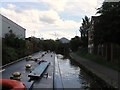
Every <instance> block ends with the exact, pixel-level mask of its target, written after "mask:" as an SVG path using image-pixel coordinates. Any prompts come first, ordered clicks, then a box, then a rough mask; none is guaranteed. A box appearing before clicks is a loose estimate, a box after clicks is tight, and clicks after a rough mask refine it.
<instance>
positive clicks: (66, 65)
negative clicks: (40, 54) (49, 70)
mask: <svg viewBox="0 0 120 90" xmlns="http://www.w3.org/2000/svg"><path fill="white" fill-rule="evenodd" d="M103 84H104V83H101V81H99V80H97V79H96V78H95V77H93V76H91V75H89V74H88V73H87V72H86V71H85V70H83V69H81V68H80V66H79V65H78V64H77V63H76V62H74V61H73V60H71V59H69V58H63V56H62V55H57V57H56V59H55V78H54V87H55V88H56V90H57V88H64V89H69V88H80V89H83V90H90V89H91V88H99V89H100V88H103V87H107V86H106V85H105V84H104V85H103Z"/></svg>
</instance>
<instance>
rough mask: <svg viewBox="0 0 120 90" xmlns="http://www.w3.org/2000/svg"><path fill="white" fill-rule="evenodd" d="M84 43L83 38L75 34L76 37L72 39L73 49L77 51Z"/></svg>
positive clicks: (71, 46)
mask: <svg viewBox="0 0 120 90" xmlns="http://www.w3.org/2000/svg"><path fill="white" fill-rule="evenodd" d="M81 45H82V42H81V39H80V37H78V36H75V37H74V38H72V39H71V41H70V48H71V49H72V51H77V50H78V48H79V47H80V46H81Z"/></svg>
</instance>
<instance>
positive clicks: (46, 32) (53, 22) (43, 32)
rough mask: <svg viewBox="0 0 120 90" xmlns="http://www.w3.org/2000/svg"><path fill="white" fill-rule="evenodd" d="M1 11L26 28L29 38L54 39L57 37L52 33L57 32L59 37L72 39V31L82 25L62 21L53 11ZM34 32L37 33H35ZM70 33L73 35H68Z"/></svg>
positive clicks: (2, 9)
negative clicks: (34, 36) (33, 36)
mask: <svg viewBox="0 0 120 90" xmlns="http://www.w3.org/2000/svg"><path fill="white" fill-rule="evenodd" d="M11 6H12V5H11ZM13 6H15V5H13ZM15 7H17V6H15ZM0 10H1V13H2V14H3V15H5V16H6V17H8V18H9V19H11V20H12V21H14V22H16V23H17V24H19V25H21V26H22V27H24V28H26V36H27V37H29V36H31V35H34V34H35V35H36V36H39V37H40V36H42V37H44V38H53V39H54V38H55V37H54V36H52V34H51V33H53V32H57V35H58V37H62V36H66V37H68V38H70V37H72V32H73V31H72V29H76V28H78V27H79V25H80V23H78V22H75V21H74V20H62V18H60V16H59V14H58V12H57V11H55V10H52V9H51V10H47V11H40V10H37V9H23V10H21V11H17V10H16V9H11V8H8V7H6V8H0ZM34 31H35V33H33V32H34ZM58 31H59V32H58ZM68 32H69V33H71V34H68ZM69 35H71V36H69Z"/></svg>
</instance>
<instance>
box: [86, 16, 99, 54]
mask: <svg viewBox="0 0 120 90" xmlns="http://www.w3.org/2000/svg"><path fill="white" fill-rule="evenodd" d="M98 18H99V16H92V17H91V25H90V28H89V30H88V52H89V53H93V50H94V31H95V24H96V23H97V22H98Z"/></svg>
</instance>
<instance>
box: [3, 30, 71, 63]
mask: <svg viewBox="0 0 120 90" xmlns="http://www.w3.org/2000/svg"><path fill="white" fill-rule="evenodd" d="M2 42H3V43H2V46H3V47H2V64H3V65H4V64H7V63H10V62H12V61H15V60H17V59H19V58H22V57H24V56H26V55H29V54H33V53H35V52H38V51H47V50H50V51H53V52H56V53H59V54H62V55H66V56H67V55H69V43H62V42H61V41H59V40H51V39H49V40H43V39H39V38H35V37H29V38H26V39H25V40H24V39H21V38H19V37H17V36H16V35H15V34H14V33H13V32H12V31H10V32H9V33H7V34H6V35H5V38H3V39H2Z"/></svg>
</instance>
